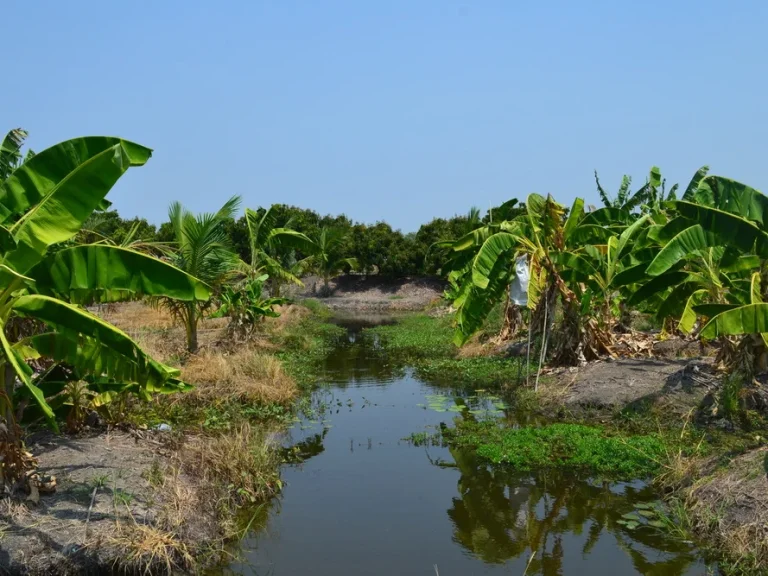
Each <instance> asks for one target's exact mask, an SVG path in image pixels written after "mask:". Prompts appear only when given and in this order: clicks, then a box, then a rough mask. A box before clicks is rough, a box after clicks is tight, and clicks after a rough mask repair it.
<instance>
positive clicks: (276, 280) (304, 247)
mask: <svg viewBox="0 0 768 576" xmlns="http://www.w3.org/2000/svg"><path fill="white" fill-rule="evenodd" d="M245 219H246V222H247V223H248V236H249V241H250V247H251V262H250V267H249V270H248V272H249V273H250V274H251V275H252V276H254V277H256V276H261V275H262V274H268V275H269V277H270V280H271V282H272V288H273V293H274V295H275V296H279V293H280V284H281V283H287V282H290V283H293V284H298V285H299V286H302V283H301V280H300V279H299V277H298V275H297V274H295V272H297V271H298V270H297V269H296V268H295V266H294V265H293V264H295V252H293V251H294V250H299V251H301V252H302V253H303V254H312V253H313V252H314V251H315V246H314V244H313V242H312V240H310V239H309V238H308V237H307V236H306V235H304V234H302V233H301V232H298V231H296V230H292V229H291V222H290V220H289V221H288V222H286V223H285V224H283V225H282V226H278V225H277V215H276V213H275V212H274V211H273V210H272V208H269V209H267V210H265V211H264V212H263V213H262V212H261V211H259V212H256V211H254V210H251V209H250V208H246V209H245ZM292 260H293V262H292Z"/></svg>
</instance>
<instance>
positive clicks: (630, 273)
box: [613, 262, 648, 288]
mask: <svg viewBox="0 0 768 576" xmlns="http://www.w3.org/2000/svg"><path fill="white" fill-rule="evenodd" d="M647 268H648V264H647V263H646V262H643V263H641V264H635V265H634V266H630V267H629V268H625V269H624V270H622V271H621V272H619V273H618V274H616V276H614V278H613V286H614V287H616V288H619V287H621V286H629V285H630V284H638V283H639V282H642V281H643V280H645V279H646V278H648V275H647V274H646V273H645V271H646V269H647Z"/></svg>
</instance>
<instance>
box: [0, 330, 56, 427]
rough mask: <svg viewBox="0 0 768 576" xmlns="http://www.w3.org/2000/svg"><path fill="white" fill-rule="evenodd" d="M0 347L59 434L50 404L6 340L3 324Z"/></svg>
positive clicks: (0, 332)
mask: <svg viewBox="0 0 768 576" xmlns="http://www.w3.org/2000/svg"><path fill="white" fill-rule="evenodd" d="M0 345H1V346H2V348H3V355H4V356H5V361H6V362H8V363H9V364H10V365H11V367H12V368H13V371H14V372H15V373H16V376H17V377H18V379H19V380H21V382H22V384H24V386H25V387H26V388H27V390H29V392H30V394H31V395H32V397H33V398H34V399H35V401H36V402H37V404H38V406H40V409H41V410H42V411H43V414H44V415H45V417H46V419H47V420H48V422H49V424H50V426H51V428H53V430H54V431H55V432H58V431H59V429H58V426H57V425H56V418H55V416H54V414H53V410H51V407H50V406H48V403H47V402H46V401H45V396H44V394H43V391H42V390H40V388H38V387H37V386H36V385H35V384H34V383H33V382H32V379H31V378H30V376H29V374H28V373H27V370H25V368H28V366H27V365H26V364H24V363H23V362H20V361H19V359H18V357H17V356H16V352H15V351H14V350H13V347H12V346H11V343H10V342H9V341H8V338H6V336H5V325H4V324H2V323H0Z"/></svg>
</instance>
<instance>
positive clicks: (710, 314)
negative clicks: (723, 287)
mask: <svg viewBox="0 0 768 576" xmlns="http://www.w3.org/2000/svg"><path fill="white" fill-rule="evenodd" d="M738 307H739V304H698V305H696V306H694V307H693V310H694V312H696V314H698V315H700V316H706V317H707V318H714V317H715V316H717V315H718V314H722V313H723V312H727V311H728V310H733V309H734V308H738Z"/></svg>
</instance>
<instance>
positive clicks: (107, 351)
mask: <svg viewBox="0 0 768 576" xmlns="http://www.w3.org/2000/svg"><path fill="white" fill-rule="evenodd" d="M24 343H25V345H27V346H30V347H31V348H33V349H34V350H36V351H37V352H38V353H39V354H40V355H42V356H45V357H47V358H51V359H53V360H55V361H57V362H64V363H65V364H67V365H68V366H70V367H72V368H73V369H74V370H75V372H76V374H77V376H78V378H79V379H83V378H85V377H86V376H89V375H92V376H97V377H99V376H104V377H106V378H111V379H114V380H117V381H119V382H123V383H126V382H135V383H137V384H140V385H142V386H151V387H162V386H163V385H164V384H165V383H166V382H167V381H168V380H170V379H172V378H174V377H175V376H177V375H178V370H176V369H174V368H170V367H167V366H164V365H162V364H160V363H159V362H156V361H154V360H151V359H150V358H149V357H148V356H147V355H146V354H144V353H143V352H142V353H141V355H140V356H139V357H138V359H137V360H130V359H128V358H126V357H125V356H123V355H121V354H118V353H117V352H115V351H114V350H113V349H112V348H110V347H109V346H106V345H103V344H102V343H101V342H99V341H98V340H96V339H95V338H90V337H87V336H82V335H78V336H76V337H74V338H73V337H70V335H69V334H68V333H62V332H46V333H44V334H37V335H35V336H31V337H29V338H27V339H25V340H24Z"/></svg>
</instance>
